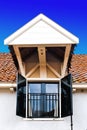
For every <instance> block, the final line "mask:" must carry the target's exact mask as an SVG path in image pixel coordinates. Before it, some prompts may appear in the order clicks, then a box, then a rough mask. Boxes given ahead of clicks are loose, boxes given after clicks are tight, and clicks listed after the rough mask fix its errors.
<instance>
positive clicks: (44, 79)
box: [27, 78, 60, 82]
mask: <svg viewBox="0 0 87 130" xmlns="http://www.w3.org/2000/svg"><path fill="white" fill-rule="evenodd" d="M27 80H28V81H30V82H43V81H46V82H58V81H59V80H60V78H27Z"/></svg>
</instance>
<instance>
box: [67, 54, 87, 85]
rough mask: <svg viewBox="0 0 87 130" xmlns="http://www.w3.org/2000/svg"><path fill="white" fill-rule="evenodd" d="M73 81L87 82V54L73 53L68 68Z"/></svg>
mask: <svg viewBox="0 0 87 130" xmlns="http://www.w3.org/2000/svg"><path fill="white" fill-rule="evenodd" d="M69 70H70V72H71V73H72V76H73V82H75V83H87V55H73V57H72V60H71V68H70V69H69Z"/></svg>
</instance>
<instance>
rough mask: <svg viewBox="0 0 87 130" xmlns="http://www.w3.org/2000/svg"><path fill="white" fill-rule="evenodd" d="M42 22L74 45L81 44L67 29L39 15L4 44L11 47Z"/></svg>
mask: <svg viewBox="0 0 87 130" xmlns="http://www.w3.org/2000/svg"><path fill="white" fill-rule="evenodd" d="M41 20H42V21H44V22H45V23H47V24H48V25H50V26H51V27H52V28H54V29H55V30H56V31H58V32H60V33H61V34H63V35H64V36H65V37H67V38H69V39H70V40H71V41H72V42H73V44H75V43H79V39H78V38H77V37H76V36H74V35H73V34H71V33H70V32H68V31H67V30H66V29H64V28H63V27H61V26H60V25H58V24H57V23H55V22H54V21H52V20H51V19H49V18H48V17H47V16H45V15H43V14H39V15H38V16H36V17H35V18H34V19H33V20H31V21H30V22H29V23H27V24H26V25H24V26H23V27H22V28H20V29H19V30H17V31H16V32H15V33H13V34H12V35H11V36H9V37H8V38H6V39H5V40H4V44H7V45H11V42H12V41H13V40H15V39H16V38H17V37H19V36H20V35H21V34H23V33H24V32H25V31H27V30H28V29H29V28H31V27H32V26H33V25H35V24H36V23H37V22H39V21H41ZM70 44H71V43H70Z"/></svg>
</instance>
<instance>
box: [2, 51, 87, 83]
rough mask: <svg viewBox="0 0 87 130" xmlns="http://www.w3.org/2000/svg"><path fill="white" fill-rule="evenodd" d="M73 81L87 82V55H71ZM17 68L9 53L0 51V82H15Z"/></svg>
mask: <svg viewBox="0 0 87 130" xmlns="http://www.w3.org/2000/svg"><path fill="white" fill-rule="evenodd" d="M69 71H70V72H71V73H72V76H73V82H75V83H87V55H73V56H72V60H71V68H70V69H69ZM16 73H17V69H16V67H15V64H14V61H13V59H12V55H11V54H10V53H0V82H10V83H11V82H15V81H16Z"/></svg>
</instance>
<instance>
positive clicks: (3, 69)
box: [0, 53, 17, 83]
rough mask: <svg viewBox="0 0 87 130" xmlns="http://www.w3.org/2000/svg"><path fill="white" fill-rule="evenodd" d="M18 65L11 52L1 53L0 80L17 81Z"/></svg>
mask: <svg viewBox="0 0 87 130" xmlns="http://www.w3.org/2000/svg"><path fill="white" fill-rule="evenodd" d="M16 73H17V70H16V67H15V65H14V61H13V60H12V56H11V54H10V53H0V82H10V83H11V82H15V81H16Z"/></svg>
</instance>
